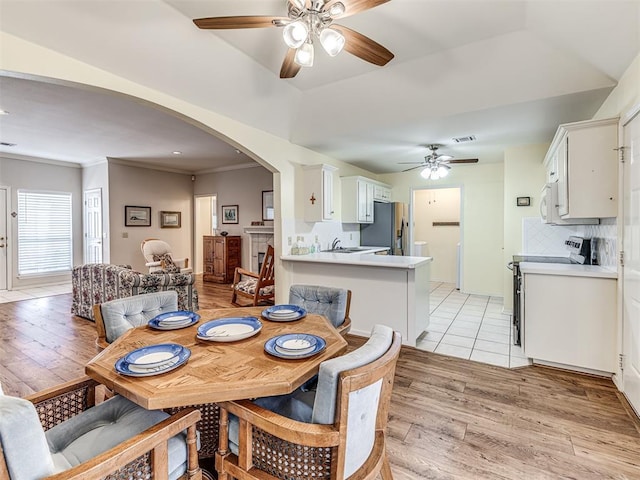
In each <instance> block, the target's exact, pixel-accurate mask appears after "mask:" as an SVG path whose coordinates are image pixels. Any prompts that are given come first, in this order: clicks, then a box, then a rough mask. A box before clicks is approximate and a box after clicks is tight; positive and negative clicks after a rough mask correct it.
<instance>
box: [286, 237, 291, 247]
mask: <svg viewBox="0 0 640 480" xmlns="http://www.w3.org/2000/svg"><path fill="white" fill-rule="evenodd" d="M287 242H288V243H289V246H291V237H287Z"/></svg>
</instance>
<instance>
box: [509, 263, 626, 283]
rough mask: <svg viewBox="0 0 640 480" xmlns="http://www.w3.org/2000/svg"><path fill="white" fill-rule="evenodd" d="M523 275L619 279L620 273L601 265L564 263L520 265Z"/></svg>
mask: <svg viewBox="0 0 640 480" xmlns="http://www.w3.org/2000/svg"><path fill="white" fill-rule="evenodd" d="M520 271H521V272H522V273H537V274H541V275H564V276H568V277H596V278H613V279H616V278H618V272H617V271H615V270H612V269H610V268H606V267H601V266H599V265H577V264H564V263H535V262H522V263H520Z"/></svg>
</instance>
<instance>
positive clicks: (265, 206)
mask: <svg viewBox="0 0 640 480" xmlns="http://www.w3.org/2000/svg"><path fill="white" fill-rule="evenodd" d="M273 213H274V210H273V190H263V191H262V220H273Z"/></svg>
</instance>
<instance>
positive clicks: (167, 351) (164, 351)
mask: <svg viewBox="0 0 640 480" xmlns="http://www.w3.org/2000/svg"><path fill="white" fill-rule="evenodd" d="M183 348H184V347H183V346H182V345H178V344H177V343H161V344H159V345H150V346H148V347H142V348H138V349H136V350H134V351H132V352H129V353H127V354H126V355H125V356H124V357H123V358H124V361H125V362H127V363H128V364H130V365H135V366H136V367H145V368H152V367H159V366H160V365H164V364H165V363H169V362H170V361H171V360H173V359H174V358H175V357H177V356H178V355H179V354H180V353H181V352H182V350H183Z"/></svg>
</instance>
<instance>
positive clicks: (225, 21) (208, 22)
mask: <svg viewBox="0 0 640 480" xmlns="http://www.w3.org/2000/svg"><path fill="white" fill-rule="evenodd" d="M274 20H276V21H284V22H287V21H289V20H290V19H289V18H288V17H264V16H236V17H209V18H196V19H195V20H194V21H193V23H195V24H196V26H197V27H198V28H203V29H217V30H224V29H230V28H264V27H276V26H277V25H275V24H274V23H273V21H274Z"/></svg>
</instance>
